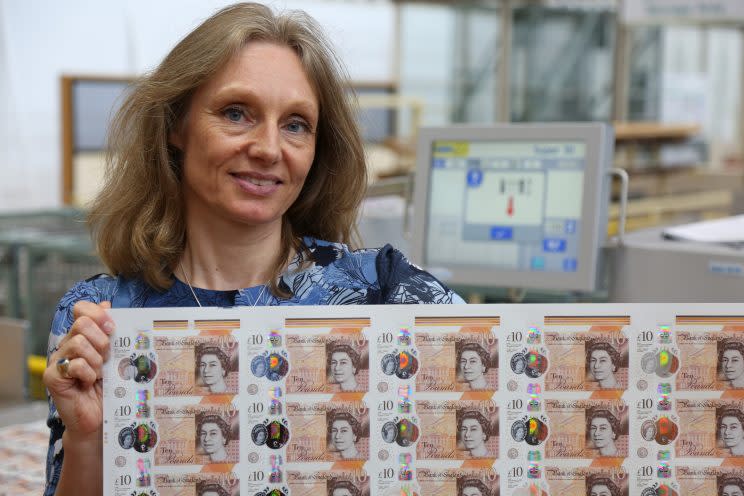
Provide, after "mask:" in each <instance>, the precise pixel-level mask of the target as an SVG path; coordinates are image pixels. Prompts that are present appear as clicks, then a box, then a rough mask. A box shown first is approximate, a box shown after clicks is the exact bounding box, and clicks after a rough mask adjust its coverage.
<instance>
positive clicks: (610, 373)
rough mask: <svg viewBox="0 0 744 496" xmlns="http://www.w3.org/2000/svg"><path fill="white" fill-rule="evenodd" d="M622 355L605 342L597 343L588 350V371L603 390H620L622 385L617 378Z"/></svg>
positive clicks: (592, 344)
mask: <svg viewBox="0 0 744 496" xmlns="http://www.w3.org/2000/svg"><path fill="white" fill-rule="evenodd" d="M619 364H620V354H619V353H618V352H617V350H616V349H615V348H613V347H612V346H611V345H610V344H609V343H607V342H605V341H595V342H594V343H591V344H589V346H587V348H586V369H587V371H588V372H589V375H590V376H591V379H592V380H593V381H596V382H597V383H598V384H599V387H600V388H601V389H618V388H620V383H619V382H618V381H617V379H616V378H615V372H617V368H618V365H619Z"/></svg>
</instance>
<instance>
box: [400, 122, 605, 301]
mask: <svg viewBox="0 0 744 496" xmlns="http://www.w3.org/2000/svg"><path fill="white" fill-rule="evenodd" d="M613 144H614V136H613V132H612V128H611V127H610V126H608V125H606V124H600V123H583V124H566V123H560V124H557V123H556V124H503V125H492V126H469V125H452V126H446V127H436V128H423V129H421V131H420V134H419V138H418V153H417V168H416V179H415V183H414V186H415V192H414V223H413V229H412V234H413V238H412V248H413V251H412V256H413V259H414V261H415V262H417V263H418V264H419V265H422V266H423V267H424V268H425V269H427V270H429V271H430V272H432V273H433V274H435V275H436V276H438V277H439V278H440V279H442V280H443V281H444V282H445V283H447V284H450V285H452V286H455V287H468V288H534V289H551V290H573V291H592V290H594V289H596V287H597V273H598V265H599V254H600V248H601V245H602V243H603V242H604V240H605V238H606V232H607V208H608V203H609V191H608V188H609V179H608V174H607V173H608V170H609V167H610V164H611V161H612V156H613V146H614V145H613Z"/></svg>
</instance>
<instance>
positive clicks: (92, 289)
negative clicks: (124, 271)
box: [49, 274, 117, 353]
mask: <svg viewBox="0 0 744 496" xmlns="http://www.w3.org/2000/svg"><path fill="white" fill-rule="evenodd" d="M116 281H117V279H116V278H115V277H111V276H109V275H106V274H99V275H97V276H93V277H91V278H88V279H85V280H83V281H78V282H76V283H75V284H74V285H73V286H72V287H71V288H70V289H69V290H68V291H67V292H66V293H65V294H64V295H63V296H62V298H61V299H60V300H59V304H58V305H57V309H56V312H55V314H54V318H53V320H52V329H51V335H50V337H49V352H50V353H51V351H52V350H53V349H54V348H55V347H56V345H57V343H58V342H59V340H60V339H61V338H62V336H64V335H65V334H67V332H68V331H69V329H70V326H71V325H72V322H73V308H74V307H75V303H77V302H79V301H90V302H92V303H101V302H102V301H110V300H111V297H112V295H113V293H114V290H115V288H116Z"/></svg>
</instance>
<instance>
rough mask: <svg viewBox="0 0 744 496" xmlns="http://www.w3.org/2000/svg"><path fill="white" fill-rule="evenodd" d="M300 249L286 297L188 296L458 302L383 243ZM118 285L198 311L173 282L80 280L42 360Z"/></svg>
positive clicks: (57, 455)
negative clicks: (163, 287)
mask: <svg viewBox="0 0 744 496" xmlns="http://www.w3.org/2000/svg"><path fill="white" fill-rule="evenodd" d="M303 243H304V244H305V246H306V247H307V248H308V250H309V252H310V254H309V256H307V255H306V256H305V257H303V256H302V255H301V254H300V255H297V256H296V257H295V258H294V260H293V261H292V263H290V265H289V267H288V268H287V271H286V272H285V273H284V274H283V275H282V276H281V280H280V283H279V285H280V287H282V288H283V289H288V290H289V291H290V292H291V293H292V296H291V297H289V298H277V297H276V296H274V295H272V294H271V293H270V292H269V291H267V290H266V289H265V287H264V286H255V287H252V288H246V289H241V290H233V291H214V290H208V289H201V288H194V292H195V293H196V295H197V297H198V298H199V301H200V302H201V304H202V305H203V306H205V307H215V306H216V307H227V306H276V305H383V304H409V303H440V304H447V303H465V302H464V301H463V300H462V298H460V297H459V296H458V295H457V294H456V293H454V292H453V291H452V290H450V289H449V288H447V287H446V286H444V285H443V284H442V283H441V282H439V281H438V280H437V279H435V278H434V277H433V276H432V275H431V274H429V273H428V272H425V271H424V270H422V269H420V268H419V267H417V266H415V265H413V264H412V263H410V262H409V261H408V260H407V259H406V258H405V257H404V256H403V254H402V253H400V252H399V251H397V250H395V249H394V248H393V247H391V246H390V245H386V246H384V247H383V248H379V249H364V250H356V251H351V250H349V248H348V247H347V246H346V245H343V244H340V243H330V242H327V241H321V240H317V239H314V238H309V237H306V238H304V239H303ZM120 286H121V287H124V288H125V289H123V290H126V291H128V292H129V294H128V295H127V296H128V298H127V301H128V302H129V306H130V307H132V308H145V307H147V308H155V307H195V306H198V305H197V303H196V300H195V299H194V296H193V295H192V294H191V289H190V288H189V287H188V285H186V284H185V283H183V282H181V281H179V280H178V279H174V283H173V285H172V286H171V287H170V289H168V290H167V291H163V292H161V291H158V290H155V289H153V288H151V287H150V286H148V285H147V284H145V283H144V282H143V281H140V280H130V281H126V284H121V282H120V281H119V280H118V279H117V278H115V277H111V276H106V275H102V276H97V277H94V278H91V279H87V280H85V281H80V282H78V283H77V284H75V285H74V286H73V287H72V289H70V290H69V291H68V292H67V294H65V295H64V296H63V297H62V299H61V300H60V302H59V306H58V307H57V312H56V314H55V316H54V320H53V321H52V329H51V334H50V336H49V348H48V354H47V356H50V355H51V354H52V353H53V352H54V351H55V350H56V349H57V346H58V345H59V342H60V340H61V339H62V337H64V336H65V334H67V332H68V331H69V329H70V326H72V322H73V314H72V308H73V306H74V305H75V303H76V302H78V301H90V302H93V303H100V302H102V301H111V300H112V298H113V297H114V295H115V293H116V291H117V288H118V287H120ZM47 424H48V425H49V428H50V429H51V434H50V438H49V450H48V452H47V476H46V477H47V480H46V490H45V491H44V494H45V496H50V495H53V494H54V492H55V491H56V488H57V482H58V480H59V475H60V470H61V468H62V459H63V457H64V450H63V449H62V433H63V432H64V425H63V424H62V421H61V420H60V418H59V416H58V415H57V411H56V409H55V407H54V403H52V401H51V399H49V417H48V419H47Z"/></svg>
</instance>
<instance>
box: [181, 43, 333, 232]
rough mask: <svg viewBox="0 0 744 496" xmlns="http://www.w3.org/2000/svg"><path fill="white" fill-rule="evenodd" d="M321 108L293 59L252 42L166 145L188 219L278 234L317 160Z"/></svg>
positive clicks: (197, 96) (205, 90) (198, 95)
mask: <svg viewBox="0 0 744 496" xmlns="http://www.w3.org/2000/svg"><path fill="white" fill-rule="evenodd" d="M318 116H319V104H318V98H317V96H316V94H315V91H314V90H313V88H312V85H311V83H310V81H309V80H308V78H307V76H306V75H305V72H304V70H303V68H302V65H301V63H300V60H299V58H298V57H297V55H296V54H295V53H294V52H293V51H292V50H291V49H290V48H288V47H286V46H280V45H275V44H271V43H265V42H250V43H248V44H247V45H245V47H243V48H242V49H241V50H240V51H239V52H237V54H236V55H235V56H234V57H233V58H232V59H231V60H230V61H229V62H228V63H227V64H226V65H225V66H224V67H223V68H222V69H221V70H219V71H218V72H217V73H216V74H215V75H214V76H213V77H212V78H211V79H210V80H209V81H207V82H206V83H205V84H204V85H202V86H201V87H200V88H198V89H197V90H196V92H195V93H194V95H193V97H192V99H191V102H190V105H189V109H188V112H187V115H186V116H185V118H184V121H183V123H182V124H181V126H180V128H179V129H177V130H175V131H174V132H172V133H171V136H170V142H171V144H172V145H174V146H176V147H177V148H179V149H180V150H181V151H182V152H183V161H184V163H183V196H184V200H185V204H186V213H187V216H188V217H189V218H191V219H193V218H197V219H199V220H200V221H201V222H205V221H209V222H223V223H225V222H227V223H232V224H235V223H238V224H240V225H250V226H264V227H267V228H273V229H275V228H278V227H279V226H281V218H282V216H283V215H284V213H285V212H286V211H287V209H289V207H290V206H291V205H292V203H293V202H294V201H295V199H296V198H297V196H298V195H299V193H300V190H301V189H302V186H303V184H304V183H305V178H306V177H307V174H308V172H309V171H310V166H311V165H312V162H313V158H314V156H315V138H316V129H317V125H318Z"/></svg>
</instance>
